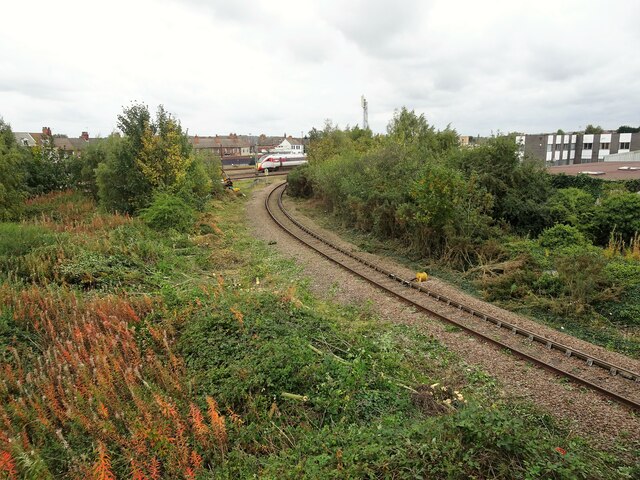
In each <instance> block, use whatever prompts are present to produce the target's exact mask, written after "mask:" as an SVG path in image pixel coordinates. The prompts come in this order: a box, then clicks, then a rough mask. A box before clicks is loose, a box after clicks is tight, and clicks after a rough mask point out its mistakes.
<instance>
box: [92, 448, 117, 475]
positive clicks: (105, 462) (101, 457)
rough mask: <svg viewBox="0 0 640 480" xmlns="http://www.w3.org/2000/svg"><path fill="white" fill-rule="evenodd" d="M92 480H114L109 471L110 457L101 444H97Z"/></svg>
mask: <svg viewBox="0 0 640 480" xmlns="http://www.w3.org/2000/svg"><path fill="white" fill-rule="evenodd" d="M93 478H94V480H115V479H116V476H115V475H114V474H113V472H112V471H111V457H109V452H107V449H106V447H105V446H104V444H103V443H102V442H98V458H97V459H96V463H94V464H93Z"/></svg>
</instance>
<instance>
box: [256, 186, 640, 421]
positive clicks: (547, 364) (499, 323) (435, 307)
mask: <svg viewBox="0 0 640 480" xmlns="http://www.w3.org/2000/svg"><path fill="white" fill-rule="evenodd" d="M286 187H287V184H286V182H283V183H280V184H278V185H276V186H275V187H274V188H273V189H272V190H271V191H270V192H269V194H268V195H267V197H266V198H265V208H266V210H267V212H268V213H269V215H270V217H271V218H272V219H273V221H274V222H275V223H276V224H277V225H278V226H279V227H280V228H281V229H283V230H284V231H286V232H287V233H288V234H289V235H291V236H292V237H294V238H295V239H297V240H298V241H300V242H302V243H303V244H305V245H306V246H308V247H309V248H311V249H313V250H315V251H316V252H317V253H319V254H320V255H322V256H323V257H325V258H327V259H328V260H330V261H332V262H334V263H336V264H337V265H339V266H340V267H342V268H344V269H346V270H347V271H349V272H351V273H353V274H355V275H357V276H359V277H361V278H362V279H364V280H366V281H367V282H370V283H372V284H373V285H375V286H376V287H378V288H379V289H381V290H383V291H385V292H387V293H388V294H391V295H392V296H395V297H396V298H398V299H400V300H401V301H403V302H405V303H407V304H409V305H411V306H413V307H414V308H416V309H417V310H420V311H422V312H425V313H427V314H429V315H431V316H433V317H436V318H438V319H439V320H441V321H444V322H446V323H449V324H452V325H455V326H456V327H458V328H460V329H462V330H464V331H465V332H467V333H469V334H472V335H474V336H476V337H478V338H480V339H481V340H483V341H485V342H488V343H490V344H493V345H495V346H496V347H498V348H501V349H505V350H506V351H509V352H511V354H513V355H514V356H517V357H519V358H521V359H523V360H526V361H528V362H531V363H533V364H535V365H537V366H539V367H541V368H544V369H546V370H548V371H551V372H553V373H554V374H556V375H558V376H561V377H564V378H567V379H569V380H571V381H573V382H575V383H577V384H580V385H583V386H586V387H588V388H590V389H592V390H594V391H596V392H599V393H600V394H602V395H605V396H607V397H608V398H610V399H613V400H615V401H616V402H618V403H620V404H622V405H625V406H626V407H629V408H631V409H632V410H635V411H637V412H638V411H640V373H638V372H634V371H632V370H630V369H628V368H625V367H622V366H620V365H615V364H612V363H610V362H608V361H606V360H602V359H599V358H597V357H596V356H594V355H591V354H588V353H585V352H583V351H580V350H578V349H575V348H572V347H569V346H567V345H564V344H562V343H560V342H557V341H555V340H552V339H550V338H547V337H545V336H543V335H540V334H537V333H535V332H533V331H531V330H528V329H525V328H522V327H520V326H517V325H514V324H512V323H509V322H507V321H504V320H501V319H500V318H497V317H496V316H493V315H489V314H487V313H485V312H482V311H480V310H478V309H476V308H472V307H469V306H468V305H465V304H464V303H461V302H458V301H455V300H453V299H450V298H448V297H446V296H444V295H441V294H439V293H437V292H434V291H432V290H430V289H429V288H427V287H425V286H424V285H422V284H420V283H417V282H414V281H412V280H407V279H404V278H402V277H401V276H399V275H397V274H395V273H394V272H391V271H389V270H387V269H385V268H382V267H380V266H378V265H376V264H375V263H372V262H371V261H369V260H367V259H365V258H363V257H360V256H358V255H357V254H355V253H353V252H351V251H348V250H346V249H344V248H342V247H340V246H338V245H335V244H333V243H332V242H330V241H328V240H326V239H324V238H322V237H321V236H320V235H318V234H317V233H315V232H313V231H312V230H310V229H308V228H307V227H305V226H304V225H302V224H301V223H300V222H299V221H297V220H296V219H295V218H294V217H293V216H292V215H291V214H290V213H289V212H288V211H287V210H286V209H285V208H284V205H283V203H282V196H283V194H284V191H285V189H286ZM486 325H489V326H491V327H495V328H492V329H490V331H489V332H487V328H486ZM514 339H519V340H520V342H521V343H522V341H524V342H526V345H525V346H524V347H523V346H522V345H514ZM527 349H528V350H529V351H525V350H527ZM558 364H561V365H560V366H559V365H558ZM594 370H597V372H595V371H594ZM576 371H578V372H580V374H578V373H576ZM610 379H615V380H610ZM612 383H613V384H614V385H613V386H612V385H610V384H612ZM612 388H615V391H614V390H613V389H612Z"/></svg>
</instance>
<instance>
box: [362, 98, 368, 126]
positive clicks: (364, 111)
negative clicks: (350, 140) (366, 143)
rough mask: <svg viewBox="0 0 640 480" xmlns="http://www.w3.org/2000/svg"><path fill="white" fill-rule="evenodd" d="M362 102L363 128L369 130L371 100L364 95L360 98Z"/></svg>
mask: <svg viewBox="0 0 640 480" xmlns="http://www.w3.org/2000/svg"><path fill="white" fill-rule="evenodd" d="M360 104H361V105H362V129H363V130H367V129H368V128H369V102H367V99H366V98H364V95H362V97H361V98H360Z"/></svg>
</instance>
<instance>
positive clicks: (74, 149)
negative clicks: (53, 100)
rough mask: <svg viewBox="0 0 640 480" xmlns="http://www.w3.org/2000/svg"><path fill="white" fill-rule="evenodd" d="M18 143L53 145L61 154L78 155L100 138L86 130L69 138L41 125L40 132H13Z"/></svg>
mask: <svg viewBox="0 0 640 480" xmlns="http://www.w3.org/2000/svg"><path fill="white" fill-rule="evenodd" d="M13 136H14V137H15V139H16V142H17V143H18V145H22V146H23V147H32V148H33V147H42V148H45V147H53V148H56V149H58V152H59V153H60V154H61V155H62V156H71V155H75V156H79V155H81V154H82V151H83V150H85V149H86V148H87V146H89V145H90V144H91V143H94V142H98V141H100V140H102V139H100V138H89V133H88V132H82V134H81V135H80V136H79V137H78V138H70V137H68V136H67V135H59V134H56V135H54V134H52V133H51V128H49V127H42V132H37V133H36V132H13Z"/></svg>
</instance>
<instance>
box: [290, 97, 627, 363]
mask: <svg viewBox="0 0 640 480" xmlns="http://www.w3.org/2000/svg"><path fill="white" fill-rule="evenodd" d="M311 134H312V135H311V138H312V143H311V145H310V151H309V159H310V161H309V165H308V167H306V168H304V169H299V170H297V171H295V172H293V173H292V174H291V175H290V177H289V184H290V188H289V192H290V194H291V195H294V196H300V197H305V198H308V197H310V196H314V197H315V199H316V200H320V202H321V203H322V205H323V207H324V209H325V210H328V211H330V212H331V213H333V214H334V216H335V218H336V219H338V220H339V221H340V222H342V224H343V226H345V227H346V228H350V229H355V230H356V231H358V232H361V233H363V234H369V235H374V236H375V237H376V238H378V239H380V240H383V241H390V242H393V244H394V245H395V246H396V248H397V247H398V246H400V248H401V249H402V250H403V251H404V253H405V254H408V255H409V256H410V257H412V258H413V259H414V260H415V259H419V261H421V262H422V263H423V264H424V263H427V264H430V265H432V266H433V267H434V268H437V269H442V268H443V267H445V268H448V269H451V270H453V271H455V272H459V273H463V274H464V280H463V281H465V282H468V281H469V279H473V280H475V284H476V288H477V289H478V290H479V291H480V292H482V294H483V295H484V296H485V297H486V298H488V299H491V300H493V301H496V302H498V303H501V304H503V305H505V306H507V307H510V308H514V309H518V310H525V311H528V312H532V313H534V314H539V315H541V316H543V317H544V318H545V319H546V320H547V321H549V322H550V323H552V324H554V325H558V326H560V325H563V326H564V325H565V324H566V325H567V326H570V329H571V331H572V333H574V334H578V335H579V336H582V337H584V338H588V339H589V340H591V341H595V342H596V343H600V344H602V345H606V346H608V347H610V348H614V349H616V350H619V351H623V352H625V353H627V354H631V355H634V356H640V330H638V329H637V327H638V320H637V317H636V318H635V319H634V318H633V314H634V312H637V311H638V310H639V309H640V296H637V295H636V292H637V285H636V282H635V280H631V279H630V277H623V276H619V275H616V274H615V273H614V272H618V269H619V268H623V267H617V265H624V266H625V267H624V268H632V269H634V268H636V266H637V265H639V264H640V254H639V253H638V252H639V250H638V249H639V248H640V245H639V243H638V232H639V231H640V195H638V194H637V193H636V192H637V191H638V190H640V185H639V184H638V182H635V181H628V182H605V181H603V180H601V179H594V178H591V177H587V176H578V177H568V176H551V175H549V174H547V172H546V171H545V169H544V165H542V164H539V163H537V162H534V161H530V160H527V159H525V160H524V161H520V159H519V158H518V155H517V150H516V144H515V141H514V139H513V138H511V137H509V136H503V137H497V138H492V139H490V140H489V141H487V142H484V143H483V144H481V145H478V146H474V147H468V148H463V147H459V146H458V144H457V136H456V133H455V131H453V130H450V129H446V130H444V131H436V130H435V129H434V128H433V127H430V126H429V125H428V123H427V121H426V119H425V118H424V116H422V115H420V116H418V115H416V114H415V113H413V112H410V111H408V110H406V109H404V108H403V109H402V110H400V111H398V112H396V115H395V116H394V118H393V119H392V121H391V122H390V124H389V127H388V133H387V135H384V136H382V135H375V136H374V135H372V133H371V132H370V131H363V130H360V129H358V128H355V129H346V130H340V129H338V128H337V127H334V126H332V125H331V124H327V126H326V127H325V129H324V130H322V131H318V130H314V131H312V132H311ZM458 276H460V275H458ZM614 312H615V313H617V315H614ZM621 327H622V328H623V329H625V330H624V331H623V332H621V331H620V328H621Z"/></svg>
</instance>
